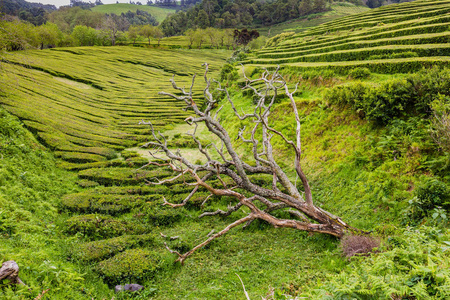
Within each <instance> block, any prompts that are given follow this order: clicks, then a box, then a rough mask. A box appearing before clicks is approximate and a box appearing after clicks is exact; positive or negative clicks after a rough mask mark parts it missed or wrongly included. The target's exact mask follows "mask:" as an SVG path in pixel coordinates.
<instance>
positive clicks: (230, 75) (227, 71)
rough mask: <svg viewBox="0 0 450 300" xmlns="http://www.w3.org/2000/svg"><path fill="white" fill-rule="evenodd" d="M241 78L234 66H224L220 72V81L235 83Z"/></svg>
mask: <svg viewBox="0 0 450 300" xmlns="http://www.w3.org/2000/svg"><path fill="white" fill-rule="evenodd" d="M238 78H239V75H238V72H237V70H236V67H235V66H234V65H232V64H224V65H223V67H222V69H221V70H220V80H221V81H227V82H233V81H235V80H237V79H238Z"/></svg>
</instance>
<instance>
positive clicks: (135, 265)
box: [97, 249, 161, 283]
mask: <svg viewBox="0 0 450 300" xmlns="http://www.w3.org/2000/svg"><path fill="white" fill-rule="evenodd" d="M160 266H161V258H160V257H159V254H158V253H156V252H153V251H149V250H144V249H128V250H126V251H124V252H121V253H119V254H117V255H115V256H113V257H111V258H109V259H107V260H104V261H102V262H100V263H99V265H98V267H97V271H98V272H99V273H100V274H102V275H103V276H104V277H105V278H106V279H107V281H109V282H110V283H116V282H120V280H121V279H127V280H133V281H134V280H136V281H139V280H140V279H142V278H144V277H150V276H152V275H153V274H154V272H155V271H156V270H158V269H159V268H160Z"/></svg>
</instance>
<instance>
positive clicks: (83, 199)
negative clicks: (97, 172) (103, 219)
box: [61, 192, 153, 215]
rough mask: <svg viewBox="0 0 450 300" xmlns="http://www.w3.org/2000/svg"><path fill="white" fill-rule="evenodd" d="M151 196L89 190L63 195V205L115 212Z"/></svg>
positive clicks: (80, 208) (83, 209) (139, 204)
mask: <svg viewBox="0 0 450 300" xmlns="http://www.w3.org/2000/svg"><path fill="white" fill-rule="evenodd" d="M152 196H153V195H151V196H141V195H117V194H116V195H114V194H112V195H101V194H95V193H90V192H83V193H77V194H67V195H65V196H64V197H63V199H62V201H61V204H62V205H63V207H65V208H67V209H69V210H72V211H78V212H99V213H108V214H111V215H112V214H116V213H123V212H126V211H130V210H131V209H132V208H135V207H138V206H142V205H143V204H144V203H145V201H148V200H151V198H152Z"/></svg>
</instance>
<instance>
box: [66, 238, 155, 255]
mask: <svg viewBox="0 0 450 300" xmlns="http://www.w3.org/2000/svg"><path fill="white" fill-rule="evenodd" d="M155 239H156V235H154V234H143V235H123V236H119V237H116V238H111V239H107V240H99V241H93V242H88V243H84V244H81V245H79V246H77V247H76V249H75V250H74V254H75V256H76V257H77V258H78V259H80V260H84V261H98V260H101V259H105V258H107V257H110V256H111V255H113V254H116V253H119V252H122V251H125V250H126V249H129V248H134V247H136V246H151V245H153V244H154V242H155Z"/></svg>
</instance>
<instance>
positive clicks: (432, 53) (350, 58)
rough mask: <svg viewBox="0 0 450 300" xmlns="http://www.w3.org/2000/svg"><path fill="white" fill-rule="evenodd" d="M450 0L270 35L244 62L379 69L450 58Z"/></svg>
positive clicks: (391, 8) (391, 70)
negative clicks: (265, 44) (286, 34)
mask: <svg viewBox="0 0 450 300" xmlns="http://www.w3.org/2000/svg"><path fill="white" fill-rule="evenodd" d="M449 10H450V6H449V2H448V1H415V2H413V3H403V4H399V5H392V6H391V5H389V6H383V7H381V8H378V9H374V10H370V11H367V12H365V13H362V14H357V15H350V16H347V17H344V18H340V19H338V20H335V21H332V22H328V23H325V24H322V25H319V26H317V27H314V28H311V29H309V30H307V31H305V32H301V33H297V34H295V35H291V36H289V37H285V38H283V37H281V38H280V37H274V38H273V40H272V41H269V43H270V47H266V48H265V49H262V50H261V51H259V52H256V53H254V54H253V55H251V56H250V59H249V60H248V61H247V63H248V64H259V65H283V66H289V67H291V68H293V69H296V70H298V71H301V70H308V69H313V68H316V69H319V68H320V69H322V70H324V69H331V70H334V71H335V72H339V73H343V74H345V73H346V72H348V70H350V69H351V68H354V67H356V66H361V67H368V68H369V69H370V70H372V71H374V72H378V73H383V72H386V73H399V72H409V71H416V70H418V69H420V68H421V67H422V66H425V65H427V66H429V65H433V64H440V65H443V64H448V63H449V39H448V37H449V29H448V28H449V27H448V25H449V23H448V21H449V19H448V12H449Z"/></svg>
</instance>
